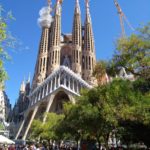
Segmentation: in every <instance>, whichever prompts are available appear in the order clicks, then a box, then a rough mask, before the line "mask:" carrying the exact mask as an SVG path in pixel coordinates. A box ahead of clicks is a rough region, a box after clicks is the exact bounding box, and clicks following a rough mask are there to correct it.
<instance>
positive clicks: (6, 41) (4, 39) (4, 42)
mask: <svg viewBox="0 0 150 150" xmlns="http://www.w3.org/2000/svg"><path fill="white" fill-rule="evenodd" d="M10 19H14V17H13V16H12V13H11V12H8V13H7V14H6V13H5V11H4V9H3V7H2V5H1V4H0V88H1V89H2V88H3V86H4V81H5V80H6V79H7V73H6V71H5V68H4V62H5V61H6V60H7V59H8V58H9V56H8V54H7V48H8V47H13V46H14V43H13V42H15V38H14V37H12V36H11V34H10V33H9V31H8V21H9V20H10Z"/></svg>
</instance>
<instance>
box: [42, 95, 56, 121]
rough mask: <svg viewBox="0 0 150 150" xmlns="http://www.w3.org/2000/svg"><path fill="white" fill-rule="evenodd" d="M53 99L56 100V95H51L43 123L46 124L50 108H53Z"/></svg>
mask: <svg viewBox="0 0 150 150" xmlns="http://www.w3.org/2000/svg"><path fill="white" fill-rule="evenodd" d="M53 99H54V95H51V96H50V98H49V102H48V105H47V107H46V111H45V116H44V118H43V123H45V121H46V118H47V113H48V112H49V110H50V107H51V105H52V103H53Z"/></svg>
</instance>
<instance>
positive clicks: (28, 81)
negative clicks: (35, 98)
mask: <svg viewBox="0 0 150 150" xmlns="http://www.w3.org/2000/svg"><path fill="white" fill-rule="evenodd" d="M30 80H31V75H30V73H29V76H28V80H27V83H30Z"/></svg>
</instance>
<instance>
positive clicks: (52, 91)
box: [15, 0, 97, 140]
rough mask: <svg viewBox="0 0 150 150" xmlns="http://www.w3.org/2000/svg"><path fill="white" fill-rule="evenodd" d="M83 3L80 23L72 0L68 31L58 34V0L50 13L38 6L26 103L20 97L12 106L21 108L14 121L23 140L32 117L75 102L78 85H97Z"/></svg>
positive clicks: (18, 135) (79, 15) (88, 19)
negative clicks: (36, 48) (37, 30)
mask: <svg viewBox="0 0 150 150" xmlns="http://www.w3.org/2000/svg"><path fill="white" fill-rule="evenodd" d="M85 6H86V7H85V8H86V10H85V11H86V13H85V20H84V25H82V20H81V10H80V5H79V0H75V9H74V17H73V25H72V32H71V33H70V34H63V33H62V29H61V14H62V2H61V0H57V2H56V5H55V10H54V15H53V16H52V15H51V13H52V9H51V5H50V4H49V5H48V7H44V8H42V9H41V11H40V18H39V19H38V21H39V23H40V25H41V29H42V34H41V39H40V44H39V51H38V57H37V61H36V66H35V73H34V77H33V81H32V84H31V88H30V84H29V83H28V84H29V85H28V88H27V89H26V90H27V93H26V95H27V96H26V102H25V104H26V105H28V106H26V105H24V103H23V102H22V100H20V103H18V104H17V105H16V107H17V108H18V109H21V106H22V108H23V109H22V110H20V111H19V113H20V114H21V116H20V119H19V120H18V121H17V128H16V131H15V134H16V135H15V139H24V140H25V139H26V138H27V137H28V135H29V130H30V127H31V124H32V121H33V120H34V119H35V118H36V119H37V118H39V119H42V120H43V122H44V121H45V119H46V115H43V114H44V113H47V112H55V113H58V114H59V113H63V103H64V102H67V101H71V102H72V103H75V96H80V90H81V89H82V88H88V89H90V88H92V87H93V86H94V85H96V84H97V81H96V79H95V78H94V77H93V75H92V74H93V69H94V67H95V64H96V56H95V46H94V36H93V29H92V22H91V16H90V8H89V1H88V0H87V1H86V2H85ZM22 86H23V85H22ZM28 89H29V90H28ZM26 90H25V91H26ZM22 91H24V88H23V87H22V88H21V91H20V95H24V94H23V93H24V92H22ZM20 99H21V98H20ZM19 104H20V106H19Z"/></svg>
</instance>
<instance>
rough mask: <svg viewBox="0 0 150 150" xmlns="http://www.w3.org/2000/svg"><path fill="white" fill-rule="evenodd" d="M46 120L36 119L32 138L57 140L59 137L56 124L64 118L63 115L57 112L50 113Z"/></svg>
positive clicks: (32, 127)
mask: <svg viewBox="0 0 150 150" xmlns="http://www.w3.org/2000/svg"><path fill="white" fill-rule="evenodd" d="M46 115H47V119H46V122H45V123H43V121H41V120H34V121H33V123H32V125H31V133H30V137H29V138H30V139H34V140H35V139H41V140H42V139H45V140H47V141H50V140H57V139H58V137H57V135H56V132H55V128H56V126H57V125H58V124H59V122H60V121H61V120H62V119H63V115H57V114H56V113H48V114H46Z"/></svg>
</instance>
